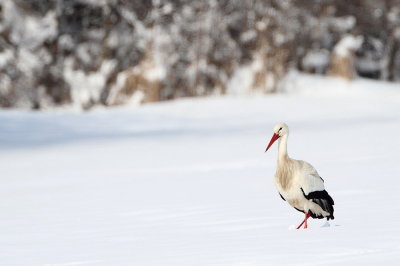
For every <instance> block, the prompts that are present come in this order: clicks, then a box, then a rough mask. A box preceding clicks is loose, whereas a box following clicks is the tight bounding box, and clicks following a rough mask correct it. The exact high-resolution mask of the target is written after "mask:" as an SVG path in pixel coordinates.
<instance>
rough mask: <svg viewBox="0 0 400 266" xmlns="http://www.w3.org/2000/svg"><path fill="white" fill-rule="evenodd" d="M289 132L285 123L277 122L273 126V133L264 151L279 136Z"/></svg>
mask: <svg viewBox="0 0 400 266" xmlns="http://www.w3.org/2000/svg"><path fill="white" fill-rule="evenodd" d="M286 134H289V127H288V126H287V125H286V124H285V123H278V124H276V125H275V126H274V135H272V138H271V140H270V141H269V144H268V146H267V149H265V152H266V151H268V149H269V148H270V147H271V146H272V144H273V143H274V142H275V141H276V140H277V139H279V138H280V137H282V136H284V135H286Z"/></svg>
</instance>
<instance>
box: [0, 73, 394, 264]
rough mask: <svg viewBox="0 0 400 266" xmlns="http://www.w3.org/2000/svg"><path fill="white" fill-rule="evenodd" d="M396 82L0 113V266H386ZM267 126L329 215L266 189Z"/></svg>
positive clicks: (299, 82) (298, 85) (390, 241)
mask: <svg viewBox="0 0 400 266" xmlns="http://www.w3.org/2000/svg"><path fill="white" fill-rule="evenodd" d="M398 85H399V84H390V83H381V82H371V81H367V80H357V81H355V82H354V83H350V82H347V81H342V80H339V79H331V78H323V77H313V76H305V75H303V76H299V75H296V74H292V75H291V76H290V78H288V80H287V83H285V86H287V89H286V91H287V93H285V94H276V95H268V96H265V97H261V96H259V95H258V96H257V97H240V98H239V97H214V98H204V99H187V100H179V101H173V102H167V103H160V104H148V105H145V106H141V107H136V108H132V107H129V108H127V107H125V108H118V109H117V108H116V109H110V110H105V109H97V110H94V111H92V112H89V113H80V112H72V111H62V110H59V111H53V112H43V113H34V112H32V113H29V112H24V111H1V112H0V128H1V130H0V173H1V176H0V180H1V185H0V210H1V212H0V235H1V238H0V249H1V253H0V261H1V264H2V265H24V266H28V265H41V266H42V265H43V266H44V265H57V266H58V265H377V264H378V263H381V262H385V263H386V264H388V265H396V264H398V261H399V259H400V242H399V239H400V229H399V227H398V218H399V211H400V205H398V202H399V201H400V194H399V193H398V187H399V185H400V181H399V178H398V173H399V171H400V165H399V163H398V160H399V159H398V158H399V156H400V154H399V153H400V150H399V149H398V147H399V145H400V140H399V138H397V136H398V135H399V134H400V90H399V86H398ZM278 121H284V122H286V123H287V124H288V125H289V127H290V129H291V133H290V137H289V142H288V145H289V146H288V152H289V155H291V156H292V157H293V158H297V159H304V160H307V161H308V162H310V163H311V164H312V165H313V166H314V167H316V169H317V170H318V172H319V173H320V174H321V176H322V177H323V178H324V179H325V185H326V188H327V190H328V191H329V193H330V194H331V195H332V196H333V198H334V199H335V203H336V205H335V207H336V209H335V220H333V221H331V222H330V224H329V225H328V224H327V223H326V222H325V221H322V220H312V221H310V222H309V227H310V228H309V229H307V230H290V229H292V228H293V227H294V226H297V225H298V224H299V223H300V222H301V220H302V218H303V215H302V214H301V213H299V212H297V211H295V210H294V209H293V208H291V207H290V206H288V205H287V203H286V202H284V201H282V200H281V198H280V197H279V195H278V193H277V192H276V189H275V187H274V185H273V180H272V178H273V174H274V171H275V164H276V156H277V145H274V146H273V147H272V148H271V149H270V150H269V151H268V153H264V150H265V147H266V145H267V143H268V141H269V139H270V137H271V135H272V127H273V126H274V124H275V123H276V122H278Z"/></svg>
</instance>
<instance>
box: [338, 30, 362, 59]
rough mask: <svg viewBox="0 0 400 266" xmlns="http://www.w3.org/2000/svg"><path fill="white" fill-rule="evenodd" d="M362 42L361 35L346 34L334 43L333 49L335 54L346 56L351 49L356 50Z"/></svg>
mask: <svg viewBox="0 0 400 266" xmlns="http://www.w3.org/2000/svg"><path fill="white" fill-rule="evenodd" d="M362 43H363V37H362V36H357V37H355V36H352V35H346V36H345V37H343V38H342V39H341V40H340V41H339V42H338V43H337V44H336V46H335V48H334V50H333V51H334V53H335V54H337V55H339V56H341V57H347V56H349V55H350V52H351V51H355V50H357V49H358V48H359V47H360V46H361V44H362Z"/></svg>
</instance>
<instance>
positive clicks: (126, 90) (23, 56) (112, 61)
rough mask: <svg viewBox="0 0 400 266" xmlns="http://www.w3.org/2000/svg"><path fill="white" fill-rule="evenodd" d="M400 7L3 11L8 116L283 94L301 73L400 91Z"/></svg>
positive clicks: (49, 1) (8, 2) (178, 1)
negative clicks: (393, 85) (397, 85)
mask: <svg viewBox="0 0 400 266" xmlns="http://www.w3.org/2000/svg"><path fill="white" fill-rule="evenodd" d="M399 47H400V1H399V0H381V1H376V0H353V1H341V0H317V1H308V0H297V1H293V0H248V1H240V0H221V1H216V0H201V1H188V0H153V1H150V0H134V1H127V0H68V1H64V0H1V1H0V106H1V107H3V108H27V109H44V108H49V107H58V106H74V107H77V108H81V109H90V108H91V107H93V106H114V105H122V104H127V103H129V104H140V103H146V102H156V101H164V100H169V99H175V98H180V97H195V96H204V95H223V94H249V93H274V92H277V91H280V90H284V88H282V86H280V84H281V81H282V80H283V79H284V78H285V76H286V75H287V74H288V73H289V71H291V70H296V71H300V72H306V73H315V74H322V75H331V76H339V77H343V78H345V79H349V80H351V79H354V78H356V77H365V78H369V79H376V80H385V81H393V82H399V80H400V49H399Z"/></svg>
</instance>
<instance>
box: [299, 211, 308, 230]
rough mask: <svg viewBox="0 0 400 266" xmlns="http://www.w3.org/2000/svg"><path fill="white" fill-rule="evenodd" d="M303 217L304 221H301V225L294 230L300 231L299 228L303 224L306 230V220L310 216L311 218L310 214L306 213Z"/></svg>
mask: <svg viewBox="0 0 400 266" xmlns="http://www.w3.org/2000/svg"><path fill="white" fill-rule="evenodd" d="M305 215H306V216H305V217H304V220H303V222H301V224H300V225H299V226H298V227H297V228H296V229H300V227H301V226H302V225H303V224H304V228H308V227H307V219H308V218H310V216H311V214H309V213H308V212H307V213H305Z"/></svg>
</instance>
